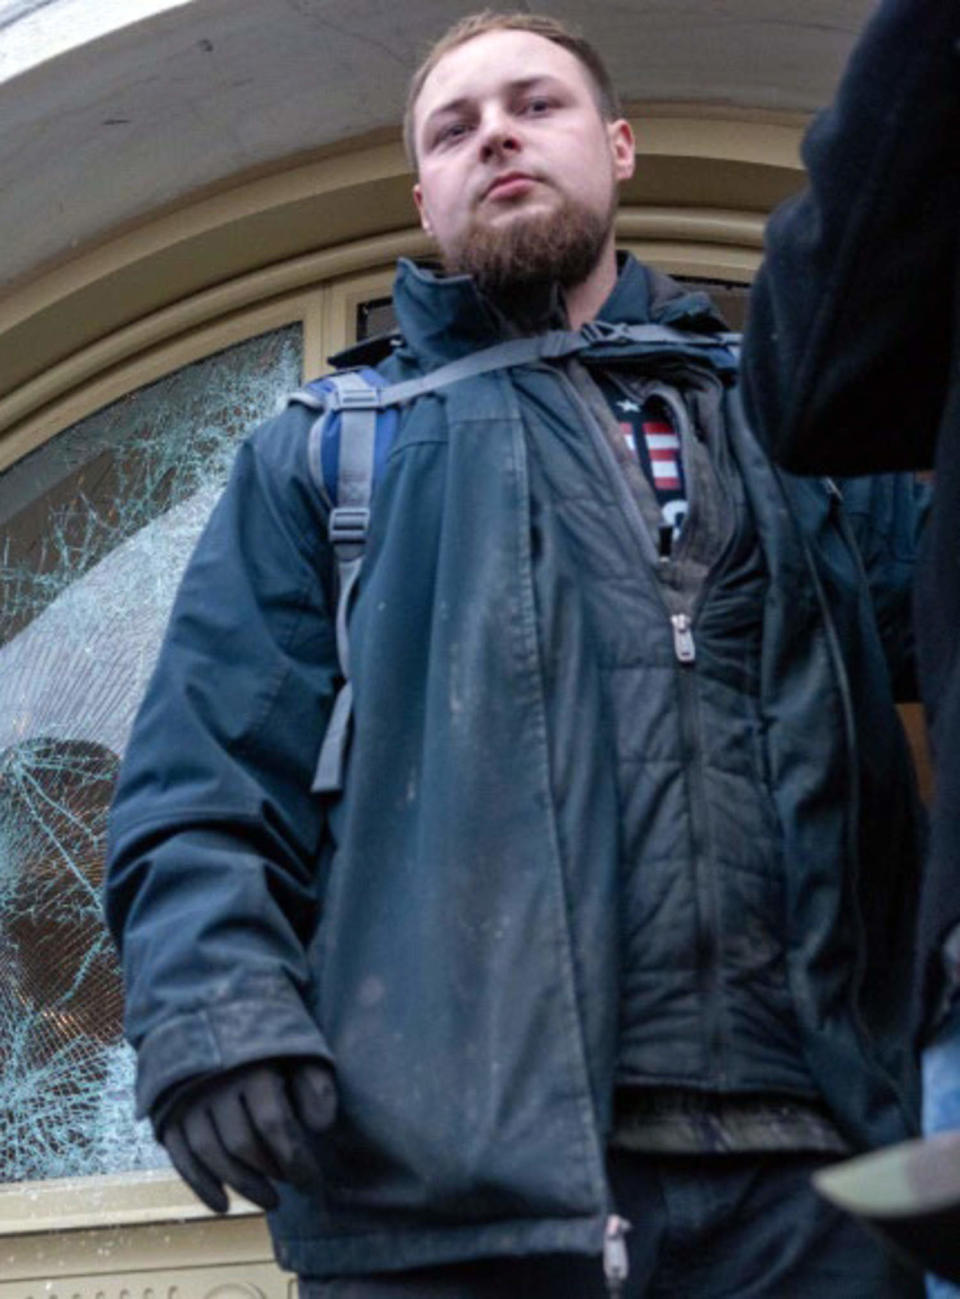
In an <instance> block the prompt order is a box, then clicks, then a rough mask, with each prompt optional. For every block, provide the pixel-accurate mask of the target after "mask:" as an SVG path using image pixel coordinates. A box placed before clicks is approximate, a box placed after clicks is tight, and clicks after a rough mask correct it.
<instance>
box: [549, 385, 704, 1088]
mask: <svg viewBox="0 0 960 1299" xmlns="http://www.w3.org/2000/svg"><path fill="white" fill-rule="evenodd" d="M555 373H556V372H555ZM559 377H560V380H561V383H563V384H564V385H566V387H567V388H568V390H569V393H570V395H571V399H572V400H573V402H574V405H575V406H576V407H577V409H578V410H579V411H580V413H581V417H582V419H583V421H584V425H585V427H586V429H587V431H588V433H589V435H590V438H591V441H592V442H593V444H594V446H595V447H596V449H597V451H598V453H599V454H600V456H601V460H602V463H603V464H604V465H605V467H606V470H607V476H608V478H609V480H610V482H611V485H612V487H613V491H614V493H615V495H616V497H617V499H618V500H619V502H620V504H621V508H622V509H623V512H624V514H625V515H626V517H627V520H628V523H629V524H630V526H631V530H632V532H633V533H634V536H635V537H636V538H637V540H638V542H639V546H640V549H641V552H642V555H643V557H644V558H645V559H646V560H647V561H648V563H649V566H650V571H651V572H652V573H653V574H654V580H655V582H656V586H657V590H658V593H659V595H660V599H661V601H662V603H663V606H664V612H665V614H666V616H667V618H668V620H669V623H670V628H671V632H672V636H673V649H674V657H675V658H676V661H677V677H678V686H679V691H680V724H681V732H682V736H683V746H684V756H685V758H686V769H687V773H688V781H687V794H688V803H689V808H690V839H691V856H692V859H693V869H694V887H695V890H696V896H697V912H698V940H699V942H698V946H699V950H698V963H699V984H700V993H701V997H702V1004H703V1007H704V1041H705V1045H706V1052H707V1057H708V1067H709V1068H711V1069H712V1070H713V1071H714V1072H715V1073H716V1076H717V1077H718V1078H721V1079H722V1077H723V1076H724V1068H723V1060H722V1046H721V1033H720V971H719V967H718V963H717V960H716V956H717V948H718V943H719V935H720V904H719V899H718V897H717V888H716V880H715V879H714V878H712V873H711V872H710V871H709V870H708V867H707V861H706V851H707V846H708V843H709V834H708V832H707V819H708V818H707V800H706V792H705V790H704V784H703V754H702V745H701V743H700V720H699V713H700V708H699V698H698V693H697V681H696V677H695V676H694V670H695V668H694V665H695V663H696V641H695V638H694V628H695V625H696V615H697V611H698V610H699V609H700V607H701V606H702V604H703V602H704V599H705V598H706V595H707V593H708V592H709V589H710V574H709V573H708V574H707V576H706V577H705V579H704V581H703V582H702V583H701V586H700V589H699V591H697V592H696V594H695V596H694V598H693V599H692V600H690V599H689V598H688V599H687V600H686V601H685V603H686V604H687V605H688V608H687V609H680V610H676V611H671V609H670V607H669V605H668V603H667V600H666V597H665V596H664V593H663V588H662V587H661V585H660V583H659V581H656V569H657V566H658V565H659V564H662V563H663V562H664V561H663V560H661V559H660V558H659V556H658V555H657V553H656V548H655V546H654V542H653V538H652V536H651V534H650V529H649V527H648V525H647V523H646V520H645V519H644V518H643V516H642V514H641V513H640V509H639V507H638V505H637V503H636V501H635V500H634V499H633V496H632V494H631V492H630V489H629V487H628V485H627V482H626V480H625V478H624V476H623V471H622V469H621V468H620V466H619V465H618V464H617V462H616V458H615V456H614V454H613V451H612V449H611V447H610V446H609V444H608V442H607V439H606V437H605V436H604V433H603V429H602V428H600V427H599V423H598V420H597V418H596V416H595V415H594V414H593V412H592V411H591V410H590V407H589V405H588V404H587V402H586V401H585V399H584V398H583V396H582V394H581V393H580V391H579V390H578V388H577V386H576V384H575V383H574V381H573V380H572V379H571V377H570V376H569V374H567V373H565V372H563V371H561V372H559ZM684 468H685V470H686V469H687V465H686V464H685V466H684ZM687 481H688V484H689V483H690V481H691V479H690V475H689V473H688V478H687Z"/></svg>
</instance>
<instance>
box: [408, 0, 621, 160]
mask: <svg viewBox="0 0 960 1299" xmlns="http://www.w3.org/2000/svg"><path fill="white" fill-rule="evenodd" d="M496 31H515V32H532V33H533V34H534V35H535V36H542V37H544V39H545V40H548V41H553V43H554V45H562V46H563V48H564V49H565V50H569V51H570V53H571V54H572V55H573V56H574V57H575V58H577V59H579V60H580V62H581V63H582V64H583V66H584V67H585V68H586V70H587V75H588V77H589V79H590V85H591V87H592V89H593V94H594V98H595V99H596V101H597V108H598V109H599V110H600V113H601V114H602V116H603V117H605V118H606V120H607V121H608V122H613V121H615V120H616V119H617V118H618V117H621V116H622V110H621V108H620V97H619V96H618V94H617V92H616V90H614V88H613V82H612V81H611V80H610V74H609V72H608V71H607V69H606V67H605V66H604V63H603V60H602V59H601V57H600V55H599V54H598V53H597V51H596V50H595V49H594V48H593V46H592V45H591V44H590V43H589V42H588V41H586V40H585V39H584V38H583V37H582V36H581V35H580V33H579V32H577V31H575V30H574V29H573V28H571V27H567V26H566V24H565V23H562V22H560V21H559V19H557V18H551V17H549V15H547V14H528V13H521V12H519V11H517V10H514V11H513V12H508V13H497V12H496V10H494V9H484V10H483V11H482V13H476V14H468V15H467V17H465V18H461V19H459V20H458V21H457V22H455V23H454V24H453V26H452V27H450V28H448V29H447V31H445V32H444V33H443V35H442V36H441V37H440V38H439V39H438V40H436V41H434V43H433V45H431V47H430V49H429V50H428V51H427V54H426V57H425V58H424V60H423V62H422V63H421V64H420V66H419V67H418V68H417V70H416V72H415V73H414V74H413V76H412V77H411V78H410V87H409V89H408V91H407V104H406V108H405V110H404V114H403V143H404V146H405V148H406V150H407V157H408V159H409V160H410V164H411V166H412V167H413V168H414V170H416V166H417V146H416V141H415V139H414V134H413V110H414V108H415V106H416V103H417V100H418V99H419V97H420V91H421V90H422V89H423V83H424V82H425V81H426V79H427V77H428V76H429V75H430V73H431V72H432V71H433V69H434V68H435V67H436V66H437V64H438V63H439V62H440V60H441V59H442V58H443V57H444V55H445V54H449V53H450V51H451V50H454V49H456V48H457V46H458V45H465V44H466V43H467V41H472V40H473V39H474V37H475V36H483V35H484V34H485V33H486V32H496Z"/></svg>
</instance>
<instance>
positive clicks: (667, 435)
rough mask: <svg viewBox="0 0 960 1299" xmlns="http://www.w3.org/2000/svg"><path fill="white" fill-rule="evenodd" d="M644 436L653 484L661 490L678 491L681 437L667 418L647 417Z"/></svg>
mask: <svg viewBox="0 0 960 1299" xmlns="http://www.w3.org/2000/svg"><path fill="white" fill-rule="evenodd" d="M643 436H644V438H645V439H646V443H647V452H648V454H649V456H650V468H651V470H652V471H653V485H654V487H656V488H657V489H658V490H660V491H676V490H677V489H679V488H680V487H681V485H682V484H681V480H680V439H679V437H678V436H677V433H676V431H675V430H674V428H673V426H672V424H669V423H667V421H666V420H659V419H645V420H644V421H643Z"/></svg>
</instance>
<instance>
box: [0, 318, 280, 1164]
mask: <svg viewBox="0 0 960 1299" xmlns="http://www.w3.org/2000/svg"><path fill="white" fill-rule="evenodd" d="M301 353H302V340H301V330H300V327H299V326H290V327H287V328H285V329H282V330H278V331H275V332H273V333H271V334H266V335H263V336H261V337H260V338H256V339H252V340H250V341H248V342H245V343H242V344H239V345H237V346H236V347H232V348H229V349H227V350H226V351H224V352H220V353H218V354H217V355H215V356H212V357H209V358H207V359H205V360H203V361H200V362H197V363H196V364H194V365H190V366H187V367H186V368H184V369H183V370H180V371H178V372H177V373H176V374H173V375H171V376H169V377H167V378H165V379H162V380H160V381H159V382H157V383H154V384H151V385H150V386H149V387H147V388H143V389H141V390H140V391H139V392H137V393H134V394H132V395H131V396H129V397H126V398H124V399H122V400H121V401H119V402H116V403H114V404H113V405H111V406H109V407H107V408H105V409H104V410H102V411H99V412H97V413H96V414H95V415H92V416H90V417H89V418H88V419H85V420H83V421H82V422H81V423H79V424H76V425H75V426H74V427H73V428H70V429H68V430H66V431H65V432H64V433H62V434H60V435H59V436H58V437H56V438H54V439H52V440H51V441H50V442H48V443H46V444H45V445H44V446H42V447H41V448H39V449H38V450H37V451H35V452H33V453H32V454H31V455H29V456H27V457H25V458H24V459H23V460H21V461H19V462H18V463H17V464H15V465H13V466H12V467H11V468H10V469H8V470H6V471H5V472H4V473H2V474H0V1182H12V1181H26V1180H34V1179H41V1178H48V1177H72V1176H81V1175H87V1174H91V1173H107V1172H121V1171H129V1170H132V1169H136V1168H149V1167H156V1166H158V1165H160V1164H162V1163H163V1162H165V1156H164V1154H163V1152H162V1150H161V1149H160V1148H159V1147H158V1146H157V1145H156V1144H155V1143H154V1141H153V1139H152V1136H151V1134H150V1131H149V1126H148V1125H147V1124H145V1123H142V1122H141V1123H138V1122H136V1120H135V1119H134V1115H133V1078H134V1062H133V1056H132V1052H131V1051H130V1049H129V1047H127V1046H126V1044H125V1043H124V1041H123V1033H122V1014H123V998H122V990H121V984H120V974H119V969H118V966H117V960H116V955H115V953H114V950H113V946H112V943H111V941H110V938H109V936H108V934H107V932H106V929H105V928H104V924H103V919H102V915H101V910H100V897H99V894H100V886H101V883H102V879H103V853H104V842H105V829H106V816H107V809H108V807H109V803H110V798H111V796H112V791H113V786H114V782H115V779H116V773H117V770H118V767H119V761H120V756H121V755H122V753H123V749H124V745H125V744H126V740H127V736H128V734H129V729H130V724H131V722H132V720H133V715H134V713H135V711H136V708H137V705H138V703H139V701H140V697H141V695H142V693H143V690H144V688H145V686H146V682H147V678H148V676H149V673H150V670H151V668H152V665H153V661H154V658H155V656H156V652H157V649H158V648H159V643H160V638H161V636H162V633H163V628H164V625H165V623H166V619H167V616H168V614H169V609H170V604H171V602H172V599H173V595H174V592H175V590H176V586H177V583H178V582H179V578H180V574H181V572H182V570H183V566H184V564H185V563H186V560H187V558H188V556H189V554H190V551H191V549H192V547H193V544H194V542H195V541H196V538H197V535H198V533H199V531H200V529H201V528H202V526H203V523H204V522H205V520H206V518H207V516H208V514H209V512H210V510H211V508H212V506H213V503H214V501H215V500H216V498H217V496H218V494H219V492H220V491H221V489H222V487H223V484H224V481H225V479H226V475H227V472H228V470H229V467H230V463H231V461H232V458H233V455H234V452H235V450H236V446H237V443H238V441H239V439H240V438H241V437H242V436H243V435H244V434H245V433H246V432H248V431H249V430H250V429H251V427H253V426H254V425H255V424H257V423H259V422H260V421H261V420H262V419H264V418H265V417H267V416H269V415H270V414H272V413H273V412H274V410H275V409H277V407H278V405H279V403H280V402H281V401H282V398H283V396H284V394H286V393H287V392H289V391H291V390H292V389H293V388H295V387H297V385H298V383H299V382H300V366H301Z"/></svg>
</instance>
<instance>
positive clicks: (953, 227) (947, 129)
mask: <svg viewBox="0 0 960 1299" xmlns="http://www.w3.org/2000/svg"><path fill="white" fill-rule="evenodd" d="M958 37H960V5H957V4H955V3H947V2H945V0H883V3H881V4H880V5H879V6H878V8H877V9H876V11H875V13H874V16H873V18H872V20H871V22H870V23H869V24H868V26H867V28H866V30H865V31H864V33H863V35H862V37H861V39H860V42H859V44H858V45H857V47H856V49H855V50H854V52H853V55H852V57H851V59H850V62H849V65H848V67H847V70H846V73H845V75H844V77H843V79H842V82H841V85H840V89H839V91H838V94H837V98H836V101H835V103H834V105H833V106H832V107H831V108H830V109H828V110H827V111H826V112H824V113H823V114H821V116H820V117H819V118H818V119H817V120H816V121H815V122H814V124H813V126H812V127H811V129H810V131H809V132H808V135H807V138H806V141H805V144H804V151H803V156H804V161H805V163H806V166H807V169H808V173H809V184H808V188H807V189H806V190H805V192H804V193H802V194H801V195H800V196H798V197H797V198H795V199H793V200H790V201H788V202H787V203H785V204H784V205H783V206H781V207H780V208H779V209H778V210H777V211H776V212H775V213H774V214H773V216H772V217H771V218H770V222H769V225H768V229H767V237H766V253H765V260H764V263H763V266H762V268H761V270H760V272H759V274H758V276H757V280H756V282H755V285H754V288H753V291H752V296H751V304H750V315H749V321H748V327H747V331H746V336H745V339H744V354H743V375H744V397H745V403H746V409H747V413H748V416H749V418H750V420H751V422H752V423H753V426H754V428H755V430H756V432H757V433H758V435H759V436H760V437H761V439H762V440H763V441H764V442H765V443H766V444H767V446H768V447H769V448H770V450H771V451H772V453H773V454H774V455H775V456H776V457H777V458H778V459H780V460H781V462H782V463H784V464H785V465H786V466H787V467H788V468H790V469H792V470H794V471H796V472H813V471H816V472H826V473H836V474H849V473H862V472H875V471H878V470H892V469H900V468H908V467H914V468H919V467H926V466H928V465H929V464H930V463H931V462H932V458H933V447H934V443H935V438H936V431H937V427H938V424H939V420H940V415H941V411H942V407H943V405H944V400H945V393H946V384H947V379H948V371H949V358H950V346H951V333H952V329H953V312H954V295H955V291H956V288H955V279H956V246H957V230H958V224H960V222H958V213H960V148H958V140H960V58H958V53H957V39H958Z"/></svg>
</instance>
